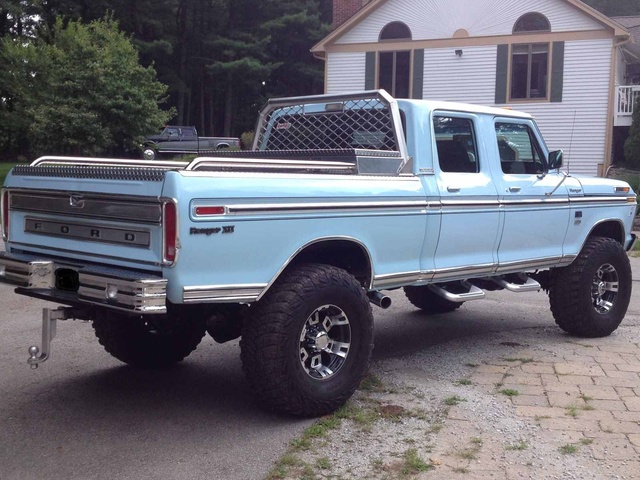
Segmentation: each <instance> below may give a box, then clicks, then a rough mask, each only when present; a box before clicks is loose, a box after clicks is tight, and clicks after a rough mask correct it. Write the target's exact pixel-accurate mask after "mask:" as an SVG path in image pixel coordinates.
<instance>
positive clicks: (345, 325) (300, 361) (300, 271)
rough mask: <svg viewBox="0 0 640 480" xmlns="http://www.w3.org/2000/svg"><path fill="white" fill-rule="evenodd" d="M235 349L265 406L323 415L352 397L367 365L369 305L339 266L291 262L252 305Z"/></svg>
mask: <svg viewBox="0 0 640 480" xmlns="http://www.w3.org/2000/svg"><path fill="white" fill-rule="evenodd" d="M240 348H241V356H242V365H243V369H244V372H245V375H246V377H247V379H248V381H249V383H250V384H251V385H252V387H253V389H254V390H255V392H256V393H257V394H258V396H259V397H260V399H261V400H262V401H263V402H264V403H265V404H266V405H267V406H268V407H269V408H271V409H273V410H276V411H280V412H284V413H288V414H292V415H298V416H304V417H314V416H320V415H325V414H327V413H330V412H332V411H334V410H335V409H337V408H338V407H340V406H342V405H343V404H344V403H345V402H346V401H347V400H348V399H349V397H351V395H352V394H353V392H354V391H355V390H356V388H357V387H358V385H359V384H360V381H361V380H362V378H363V377H364V375H365V373H366V371H367V368H368V365H369V360H370V357H371V351H372V349H373V315H372V312H371V305H370V304H369V300H368V299H367V296H366V294H365V292H364V289H363V288H362V286H361V285H359V284H358V282H357V281H356V279H355V278H354V277H353V276H351V275H350V274H349V273H347V272H346V271H344V270H342V269H340V268H336V267H333V266H329V265H320V264H305V265H300V266H297V267H293V268H292V269H291V270H289V271H288V272H286V273H284V274H283V276H282V277H281V278H280V279H278V281H277V282H276V283H275V284H274V285H273V287H272V288H271V289H270V290H269V292H267V294H266V295H265V297H264V298H263V299H262V300H260V301H259V302H258V303H256V304H254V305H253V306H252V307H251V309H250V311H249V315H248V318H247V319H246V321H245V324H244V327H243V332H242V339H241V341H240Z"/></svg>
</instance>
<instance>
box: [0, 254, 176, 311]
mask: <svg viewBox="0 0 640 480" xmlns="http://www.w3.org/2000/svg"><path fill="white" fill-rule="evenodd" d="M76 275H77V278H76ZM0 282H2V283H8V284H10V285H15V286H18V287H22V288H24V289H27V290H34V291H36V290H37V291H40V292H44V293H46V292H51V293H55V292H62V293H64V294H66V295H69V294H72V295H75V296H76V299H77V301H78V302H81V303H86V304H92V305H98V306H103V307H108V308H113V309H116V310H124V311H128V312H135V313H166V311H167V306H166V298H167V280H166V279H164V278H162V277H160V276H156V275H153V274H150V273H147V272H136V271H130V270H125V269H122V268H110V267H101V266H95V265H84V264H74V263H72V262H70V263H66V262H65V261H59V260H52V259H47V258H43V257H39V256H35V255H22V254H10V253H6V252H0Z"/></svg>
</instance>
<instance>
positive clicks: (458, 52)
mask: <svg viewBox="0 0 640 480" xmlns="http://www.w3.org/2000/svg"><path fill="white" fill-rule="evenodd" d="M456 56H457V57H461V56H462V49H460V50H456Z"/></svg>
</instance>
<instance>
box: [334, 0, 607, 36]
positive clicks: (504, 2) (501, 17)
mask: <svg viewBox="0 0 640 480" xmlns="http://www.w3.org/2000/svg"><path fill="white" fill-rule="evenodd" d="M528 12H538V13H541V14H543V15H544V16H546V17H547V18H548V19H549V22H550V23H551V31H552V32H567V31H581V30H601V29H604V26H603V25H602V24H600V23H599V22H597V21H596V20H594V19H593V18H590V17H589V16H587V15H586V14H583V13H582V12H580V11H579V10H577V9H576V8H574V7H573V6H571V5H569V4H568V3H566V2H564V1H558V0H518V1H517V2H514V1H513V0H449V1H446V2H445V1H442V0H390V1H388V2H386V3H384V4H383V5H382V6H380V7H379V8H378V9H376V10H375V11H374V12H373V13H371V15H369V16H368V17H367V18H365V19H363V20H362V21H361V22H360V23H359V24H358V25H356V26H355V27H354V28H353V29H351V30H349V31H348V32H346V33H345V34H344V35H343V36H342V37H340V38H339V39H338V40H337V41H336V42H335V43H336V44H350V43H368V42H377V41H378V38H379V35H380V31H381V30H382V28H383V27H384V26H385V25H386V24H387V23H389V21H390V19H393V20H396V21H400V22H404V23H406V24H407V26H408V27H409V28H410V29H411V32H412V38H413V40H427V39H443V38H452V37H453V34H454V33H455V32H456V30H458V29H461V28H463V29H465V30H467V31H468V32H469V36H471V37H484V36H490V35H511V33H512V32H513V25H514V24H515V22H516V20H518V18H520V17H521V16H522V15H523V14H525V13H528Z"/></svg>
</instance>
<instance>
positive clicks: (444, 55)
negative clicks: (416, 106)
mask: <svg viewBox="0 0 640 480" xmlns="http://www.w3.org/2000/svg"><path fill="white" fill-rule="evenodd" d="M457 49H461V50H462V56H461V57H458V56H456V54H455V50H457ZM495 77H496V47H495V46H490V47H458V48H456V49H453V48H435V49H430V50H425V54H424V84H423V85H424V87H423V98H427V99H429V100H446V101H452V102H465V103H475V104H479V105H491V104H493V102H494V100H495V84H496V78H495Z"/></svg>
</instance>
